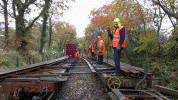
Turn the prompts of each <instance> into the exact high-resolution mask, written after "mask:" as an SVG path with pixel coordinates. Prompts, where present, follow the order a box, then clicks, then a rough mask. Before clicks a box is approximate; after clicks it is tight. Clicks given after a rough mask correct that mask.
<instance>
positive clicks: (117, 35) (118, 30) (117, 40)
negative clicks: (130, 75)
mask: <svg viewBox="0 0 178 100" xmlns="http://www.w3.org/2000/svg"><path fill="white" fill-rule="evenodd" d="M114 27H115V30H114V31H113V34H111V32H110V28H109V27H108V28H107V31H108V36H109V37H110V38H111V40H112V47H113V49H114V62H115V73H114V74H113V76H114V75H118V76H119V75H121V73H120V55H121V51H122V49H123V48H125V44H126V43H125V39H126V30H125V27H123V26H121V23H120V20H119V18H116V19H115V20H114Z"/></svg>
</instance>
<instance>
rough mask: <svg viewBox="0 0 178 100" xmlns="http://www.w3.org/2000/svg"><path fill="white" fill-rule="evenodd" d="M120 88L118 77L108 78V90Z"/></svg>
mask: <svg viewBox="0 0 178 100" xmlns="http://www.w3.org/2000/svg"><path fill="white" fill-rule="evenodd" d="M120 86H121V81H120V79H119V78H118V77H116V76H114V77H110V78H109V79H108V87H109V89H119V88H120Z"/></svg>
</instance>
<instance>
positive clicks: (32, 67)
mask: <svg viewBox="0 0 178 100" xmlns="http://www.w3.org/2000/svg"><path fill="white" fill-rule="evenodd" d="M68 58H69V57H68V56H64V57H61V58H58V59H54V60H50V61H46V62H41V63H37V64H32V65H28V66H24V67H19V68H13V69H9V70H4V71H0V79H2V78H6V77H9V76H11V75H13V74H17V73H18V74H21V73H25V72H29V71H31V70H35V69H40V68H42V67H46V66H49V65H54V64H56V63H59V62H62V61H64V60H67V59H68Z"/></svg>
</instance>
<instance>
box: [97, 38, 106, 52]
mask: <svg viewBox="0 0 178 100" xmlns="http://www.w3.org/2000/svg"><path fill="white" fill-rule="evenodd" d="M97 46H98V48H97V49H98V51H97V55H105V54H106V51H105V45H104V41H103V40H102V39H99V41H98V44H97Z"/></svg>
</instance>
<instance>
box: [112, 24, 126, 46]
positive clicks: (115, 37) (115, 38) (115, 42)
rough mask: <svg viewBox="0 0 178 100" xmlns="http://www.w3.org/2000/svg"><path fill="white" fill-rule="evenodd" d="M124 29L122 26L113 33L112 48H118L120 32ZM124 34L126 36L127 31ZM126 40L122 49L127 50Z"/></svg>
mask: <svg viewBox="0 0 178 100" xmlns="http://www.w3.org/2000/svg"><path fill="white" fill-rule="evenodd" d="M122 28H125V27H123V26H120V27H119V28H117V29H115V30H114V32H113V40H112V47H117V46H118V44H119V41H120V30H121V29H122ZM124 34H125V36H126V31H125V33H124ZM125 39H126V37H125ZM125 39H124V41H123V43H122V44H121V47H122V48H125Z"/></svg>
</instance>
